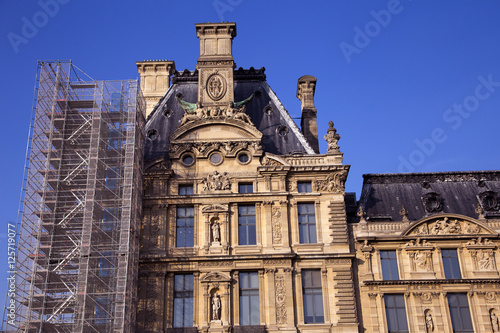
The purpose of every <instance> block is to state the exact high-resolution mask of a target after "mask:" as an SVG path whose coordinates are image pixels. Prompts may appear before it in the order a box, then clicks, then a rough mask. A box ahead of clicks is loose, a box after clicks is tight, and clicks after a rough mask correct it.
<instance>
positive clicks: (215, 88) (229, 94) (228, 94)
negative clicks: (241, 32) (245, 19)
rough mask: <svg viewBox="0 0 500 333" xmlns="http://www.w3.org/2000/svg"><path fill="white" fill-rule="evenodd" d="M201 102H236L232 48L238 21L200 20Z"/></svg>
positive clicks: (226, 103) (205, 105) (198, 28)
mask: <svg viewBox="0 0 500 333" xmlns="http://www.w3.org/2000/svg"><path fill="white" fill-rule="evenodd" d="M196 36H197V37H198V38H199V39H200V57H199V58H198V64H197V66H196V68H197V69H198V102H199V103H201V104H202V105H203V106H204V107H216V106H224V107H225V106H227V105H228V104H229V103H231V102H234V92H233V91H234V89H233V88H234V87H233V70H234V66H235V65H234V58H233V52H232V45H233V38H234V37H236V23H232V22H225V23H199V24H196Z"/></svg>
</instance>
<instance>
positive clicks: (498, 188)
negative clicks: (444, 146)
mask: <svg viewBox="0 0 500 333" xmlns="http://www.w3.org/2000/svg"><path fill="white" fill-rule="evenodd" d="M363 178H364V183H363V190H362V192H361V197H360V201H359V206H361V207H362V209H363V210H364V212H365V213H366V216H365V218H366V219H367V220H369V221H372V222H376V221H380V222H383V221H401V214H400V211H401V210H402V208H403V206H404V208H405V210H406V217H407V218H408V220H410V221H416V220H420V219H422V218H424V217H426V216H429V215H432V214H447V213H452V214H460V215H465V216H468V217H472V218H478V217H479V215H481V218H482V217H484V218H499V217H500V213H499V210H498V208H499V205H498V196H499V193H500V171H470V172H437V173H408V174H367V175H364V176H363ZM478 205H479V208H478Z"/></svg>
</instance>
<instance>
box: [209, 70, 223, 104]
mask: <svg viewBox="0 0 500 333" xmlns="http://www.w3.org/2000/svg"><path fill="white" fill-rule="evenodd" d="M226 88H227V84H226V80H225V79H224V77H223V76H222V75H220V74H218V73H214V74H212V75H210V76H209V77H208V80H207V94H208V97H210V98H211V99H212V100H214V101H218V100H220V99H221V98H222V97H224V95H225V94H226Z"/></svg>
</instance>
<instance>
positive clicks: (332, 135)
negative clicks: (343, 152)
mask: <svg viewBox="0 0 500 333" xmlns="http://www.w3.org/2000/svg"><path fill="white" fill-rule="evenodd" d="M328 126H329V128H328V129H327V130H326V134H325V136H324V138H325V140H326V142H327V143H328V148H327V153H335V152H338V151H339V146H338V145H337V142H339V140H340V134H338V133H337V130H336V129H335V128H334V127H333V121H330V122H329V123H328Z"/></svg>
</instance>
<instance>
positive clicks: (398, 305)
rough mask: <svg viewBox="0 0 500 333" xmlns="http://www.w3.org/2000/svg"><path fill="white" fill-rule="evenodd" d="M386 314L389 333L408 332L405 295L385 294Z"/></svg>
mask: <svg viewBox="0 0 500 333" xmlns="http://www.w3.org/2000/svg"><path fill="white" fill-rule="evenodd" d="M384 302H385V315H386V317H387V330H388V332H389V333H405V332H406V333H408V322H407V320H406V309H405V299H404V296H403V295H399V294H397V295H387V294H386V295H384Z"/></svg>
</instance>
